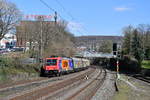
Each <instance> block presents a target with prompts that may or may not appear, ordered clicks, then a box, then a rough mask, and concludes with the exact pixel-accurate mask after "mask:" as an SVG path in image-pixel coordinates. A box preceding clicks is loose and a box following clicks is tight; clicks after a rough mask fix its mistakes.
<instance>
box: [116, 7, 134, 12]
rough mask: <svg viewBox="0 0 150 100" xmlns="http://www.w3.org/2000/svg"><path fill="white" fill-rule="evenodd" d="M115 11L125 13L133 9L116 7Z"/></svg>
mask: <svg viewBox="0 0 150 100" xmlns="http://www.w3.org/2000/svg"><path fill="white" fill-rule="evenodd" d="M114 10H115V11H119V12H123V11H128V10H131V8H128V7H116V8H114Z"/></svg>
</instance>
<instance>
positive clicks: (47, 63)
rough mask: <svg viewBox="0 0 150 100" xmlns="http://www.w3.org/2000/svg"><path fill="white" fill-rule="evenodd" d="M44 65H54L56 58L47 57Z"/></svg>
mask: <svg viewBox="0 0 150 100" xmlns="http://www.w3.org/2000/svg"><path fill="white" fill-rule="evenodd" d="M46 65H47V66H54V65H57V59H47V61H46Z"/></svg>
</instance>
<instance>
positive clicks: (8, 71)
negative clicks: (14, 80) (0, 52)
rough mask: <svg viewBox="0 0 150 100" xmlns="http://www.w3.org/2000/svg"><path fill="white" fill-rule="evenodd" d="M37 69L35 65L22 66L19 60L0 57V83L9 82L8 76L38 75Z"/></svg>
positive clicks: (37, 66)
mask: <svg viewBox="0 0 150 100" xmlns="http://www.w3.org/2000/svg"><path fill="white" fill-rule="evenodd" d="M39 68H40V66H39V65H36V64H28V65H23V64H21V63H20V62H19V58H18V59H16V58H15V57H14V58H13V57H6V56H5V57H0V83H2V82H5V81H7V80H10V79H9V76H17V75H26V74H28V75H33V74H39V72H38V70H39Z"/></svg>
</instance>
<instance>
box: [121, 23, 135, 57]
mask: <svg viewBox="0 0 150 100" xmlns="http://www.w3.org/2000/svg"><path fill="white" fill-rule="evenodd" d="M133 30H134V28H133V27H132V26H131V25H130V26H128V27H125V28H124V30H123V34H124V40H123V47H122V51H123V54H125V55H129V54H130V50H131V37H132V33H133Z"/></svg>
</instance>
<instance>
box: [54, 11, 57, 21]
mask: <svg viewBox="0 0 150 100" xmlns="http://www.w3.org/2000/svg"><path fill="white" fill-rule="evenodd" d="M54 20H55V24H57V12H56V11H55V16H54Z"/></svg>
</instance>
